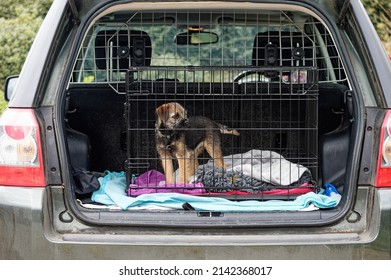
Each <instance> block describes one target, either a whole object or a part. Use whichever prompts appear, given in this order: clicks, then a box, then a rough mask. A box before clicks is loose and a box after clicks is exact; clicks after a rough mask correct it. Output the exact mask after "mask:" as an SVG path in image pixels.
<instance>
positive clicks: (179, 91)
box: [125, 66, 318, 199]
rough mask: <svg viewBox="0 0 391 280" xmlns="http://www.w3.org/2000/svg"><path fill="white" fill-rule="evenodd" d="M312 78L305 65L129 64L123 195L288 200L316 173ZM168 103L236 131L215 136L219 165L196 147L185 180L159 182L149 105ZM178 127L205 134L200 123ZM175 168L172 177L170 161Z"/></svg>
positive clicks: (153, 108) (313, 72)
mask: <svg viewBox="0 0 391 280" xmlns="http://www.w3.org/2000/svg"><path fill="white" fill-rule="evenodd" d="M317 79H318V71H317V69H316V68H314V67H305V66H298V67H255V66H254V67H210V66H209V67H208V66H205V67H185V66H183V67H181V66H177V67H175V66H172V67H159V66H141V67H136V66H135V67H131V69H130V70H129V71H128V72H127V84H126V85H127V87H126V90H127V94H126V104H125V118H126V122H127V139H128V147H127V151H128V160H127V162H126V171H127V178H128V183H129V184H130V187H129V188H128V194H129V195H131V196H136V195H139V194H143V193H150V192H166V191H176V192H182V193H189V194H202V195H219V196H221V195H224V196H229V197H231V198H234V199H240V197H241V195H246V197H248V195H251V196H257V197H263V195H264V194H266V193H267V191H271V190H275V189H285V190H287V194H288V196H284V198H285V199H286V198H289V190H291V189H293V188H298V187H301V186H308V185H310V184H312V183H313V180H314V179H316V176H317V167H318V159H317V141H318V139H317V135H318V131H317V120H318V116H317V106H318V80H317ZM171 102H177V103H179V104H180V105H181V106H183V107H184V108H185V109H186V110H187V113H188V116H204V117H208V118H210V119H211V120H213V121H214V122H217V123H220V124H223V125H225V126H227V127H228V128H229V129H231V130H236V131H238V132H239V133H240V135H232V134H228V135H222V136H221V139H222V140H221V149H222V150H223V156H224V163H225V165H226V168H224V169H221V168H218V167H217V166H216V164H215V162H216V160H218V159H216V158H215V159H214V160H213V161H212V160H211V155H210V154H208V153H207V152H202V153H201V154H200V155H199V156H198V158H197V159H196V160H197V161H198V163H199V166H198V167H197V168H196V169H195V170H192V171H191V174H190V175H191V177H190V180H189V181H188V182H178V181H175V184H166V183H165V181H164V180H165V179H166V178H165V177H164V176H162V173H164V171H163V170H162V164H163V163H162V161H161V159H160V157H159V154H158V152H157V149H156V139H155V136H156V133H157V129H159V128H156V127H155V123H156V108H158V107H159V106H160V105H162V104H166V103H171ZM178 127H179V126H178ZM212 129H214V130H219V129H218V128H216V127H213V128H212ZM178 130H180V131H181V132H180V133H191V132H190V131H196V132H197V133H198V134H201V135H203V136H202V137H204V136H205V134H207V132H206V130H207V128H203V127H191V126H186V127H180V128H178ZM173 132H174V131H172V130H171V129H166V130H165V131H164V132H163V134H169V133H173ZM178 141H180V140H178ZM173 145H174V146H175V147H174V148H173V149H176V143H174V144H173ZM189 146H190V145H189ZM215 148H217V147H215ZM174 165H175V170H176V171H175V173H176V175H175V178H176V180H178V174H179V173H180V172H181V171H180V168H179V166H178V160H177V159H175V160H174ZM155 171H158V172H159V173H157V172H155ZM182 172H184V171H182ZM185 172H187V171H185ZM156 174H159V176H156ZM138 178H142V181H143V182H142V183H139V182H138ZM140 180H141V179H140ZM145 180H147V182H146V181H145ZM183 183H185V184H183Z"/></svg>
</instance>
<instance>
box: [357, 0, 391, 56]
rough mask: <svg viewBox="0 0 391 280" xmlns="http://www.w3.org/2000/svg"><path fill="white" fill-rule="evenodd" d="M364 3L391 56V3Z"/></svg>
mask: <svg viewBox="0 0 391 280" xmlns="http://www.w3.org/2000/svg"><path fill="white" fill-rule="evenodd" d="M362 3H363V5H364V7H365V9H366V10H367V12H368V14H369V17H370V18H371V20H372V23H373V25H374V26H375V28H376V30H377V32H378V34H379V36H380V39H382V41H383V42H384V44H385V46H386V48H387V50H388V52H389V53H390V54H391V1H390V0H362Z"/></svg>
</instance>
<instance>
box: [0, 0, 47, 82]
mask: <svg viewBox="0 0 391 280" xmlns="http://www.w3.org/2000/svg"><path fill="white" fill-rule="evenodd" d="M51 3H52V0H35V1H34V0H2V1H1V3H0V59H1V63H0V85H1V86H3V83H4V80H5V78H6V77H7V76H9V75H13V74H18V73H19V72H20V70H21V68H22V65H23V62H24V60H25V59H26V56H27V53H28V51H29V49H30V47H31V44H32V42H33V40H34V38H35V35H36V33H37V31H38V29H39V27H40V25H41V24H42V21H43V18H44V17H45V15H46V13H47V11H48V9H49V7H50V5H51Z"/></svg>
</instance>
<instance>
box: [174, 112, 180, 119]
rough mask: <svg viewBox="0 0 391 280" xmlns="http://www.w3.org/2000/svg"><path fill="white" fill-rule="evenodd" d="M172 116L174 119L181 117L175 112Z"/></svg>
mask: <svg viewBox="0 0 391 280" xmlns="http://www.w3.org/2000/svg"><path fill="white" fill-rule="evenodd" d="M172 117H173V118H174V119H179V118H180V117H181V115H180V114H179V113H175V114H174V115H173V116H172Z"/></svg>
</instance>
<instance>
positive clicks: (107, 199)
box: [92, 171, 337, 212]
mask: <svg viewBox="0 0 391 280" xmlns="http://www.w3.org/2000/svg"><path fill="white" fill-rule="evenodd" d="M99 183H100V185H101V187H100V189H99V190H97V191H95V192H94V193H93V194H92V200H93V201H95V202H98V203H102V204H105V205H108V206H112V205H117V206H119V207H120V208H121V209H124V210H131V209H137V208H140V207H143V208H144V207H153V206H155V207H156V206H158V207H159V206H160V207H166V208H172V209H183V206H182V205H183V204H184V203H188V204H190V205H191V206H192V207H193V208H194V209H195V210H197V211H220V212H265V211H300V210H304V209H306V208H307V207H308V206H309V205H310V204H313V205H314V206H316V207H318V208H321V209H322V208H332V207H335V206H336V205H337V202H336V200H334V199H332V198H330V197H328V196H326V195H322V194H315V193H313V192H309V193H307V194H304V195H301V196H299V197H297V198H296V199H295V200H293V201H282V200H269V201H256V200H246V201H240V202H238V201H231V200H228V199H224V198H219V197H207V196H193V195H186V194H178V193H153V194H144V195H139V196H137V197H129V196H127V195H126V193H125V189H126V178H125V174H124V172H107V171H106V175H105V176H104V177H102V178H99Z"/></svg>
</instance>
